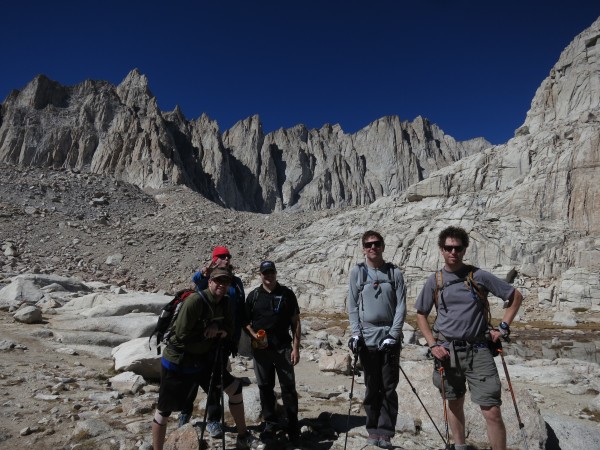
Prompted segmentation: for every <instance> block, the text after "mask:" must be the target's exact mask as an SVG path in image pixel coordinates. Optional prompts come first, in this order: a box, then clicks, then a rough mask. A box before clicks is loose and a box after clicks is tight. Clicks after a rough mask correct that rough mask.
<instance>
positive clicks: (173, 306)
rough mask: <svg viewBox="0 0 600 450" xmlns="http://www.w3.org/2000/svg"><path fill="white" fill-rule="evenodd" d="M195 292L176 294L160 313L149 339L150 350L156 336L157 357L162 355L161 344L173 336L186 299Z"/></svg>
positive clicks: (186, 291)
mask: <svg viewBox="0 0 600 450" xmlns="http://www.w3.org/2000/svg"><path fill="white" fill-rule="evenodd" d="M194 292H196V291H194V290H193V289H183V290H181V291H179V292H177V293H176V294H175V297H173V299H172V300H171V301H170V302H169V303H167V304H166V305H165V306H163V309H162V311H161V312H160V315H159V316H158V321H157V322H156V327H155V328H154V331H153V332H152V334H151V335H150V337H149V338H148V348H151V347H150V340H151V339H152V336H154V335H156V354H157V355H160V352H161V349H160V344H161V343H162V342H166V341H167V340H168V339H169V337H171V335H172V334H173V325H174V324H175V319H177V316H178V314H179V310H180V309H181V306H182V305H183V302H184V301H185V299H186V298H188V297H189V296H190V294H193V293H194ZM200 296H201V297H202V298H204V295H202V294H200Z"/></svg>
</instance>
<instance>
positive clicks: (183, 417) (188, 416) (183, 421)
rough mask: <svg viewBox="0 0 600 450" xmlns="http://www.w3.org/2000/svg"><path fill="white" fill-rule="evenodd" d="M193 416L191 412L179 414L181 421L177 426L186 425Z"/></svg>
mask: <svg viewBox="0 0 600 450" xmlns="http://www.w3.org/2000/svg"><path fill="white" fill-rule="evenodd" d="M191 418H192V415H191V414H179V423H178V424H177V428H181V427H182V426H184V425H185V424H186V423H188V422H189V421H190V419H191Z"/></svg>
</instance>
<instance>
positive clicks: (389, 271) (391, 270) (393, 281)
mask: <svg viewBox="0 0 600 450" xmlns="http://www.w3.org/2000/svg"><path fill="white" fill-rule="evenodd" d="M395 270H396V265H395V264H394V263H391V262H389V263H387V277H388V280H390V284H391V285H392V290H393V291H394V292H395V291H396V279H395V278H394V271H395Z"/></svg>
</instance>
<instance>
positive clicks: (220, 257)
mask: <svg viewBox="0 0 600 450" xmlns="http://www.w3.org/2000/svg"><path fill="white" fill-rule="evenodd" d="M217 258H219V259H231V255H217Z"/></svg>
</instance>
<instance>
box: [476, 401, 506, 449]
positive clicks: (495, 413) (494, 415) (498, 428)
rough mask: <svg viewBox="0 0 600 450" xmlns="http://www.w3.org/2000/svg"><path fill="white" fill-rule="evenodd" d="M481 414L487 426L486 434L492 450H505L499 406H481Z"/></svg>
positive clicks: (503, 430)
mask: <svg viewBox="0 0 600 450" xmlns="http://www.w3.org/2000/svg"><path fill="white" fill-rule="evenodd" d="M481 412H482V413H483V417H484V418H485V421H486V424H487V434H488V439H489V440H490V444H491V445H492V448H493V449H494V450H506V428H505V426H504V421H503V420H502V412H501V411H500V407H499V406H482V407H481Z"/></svg>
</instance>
